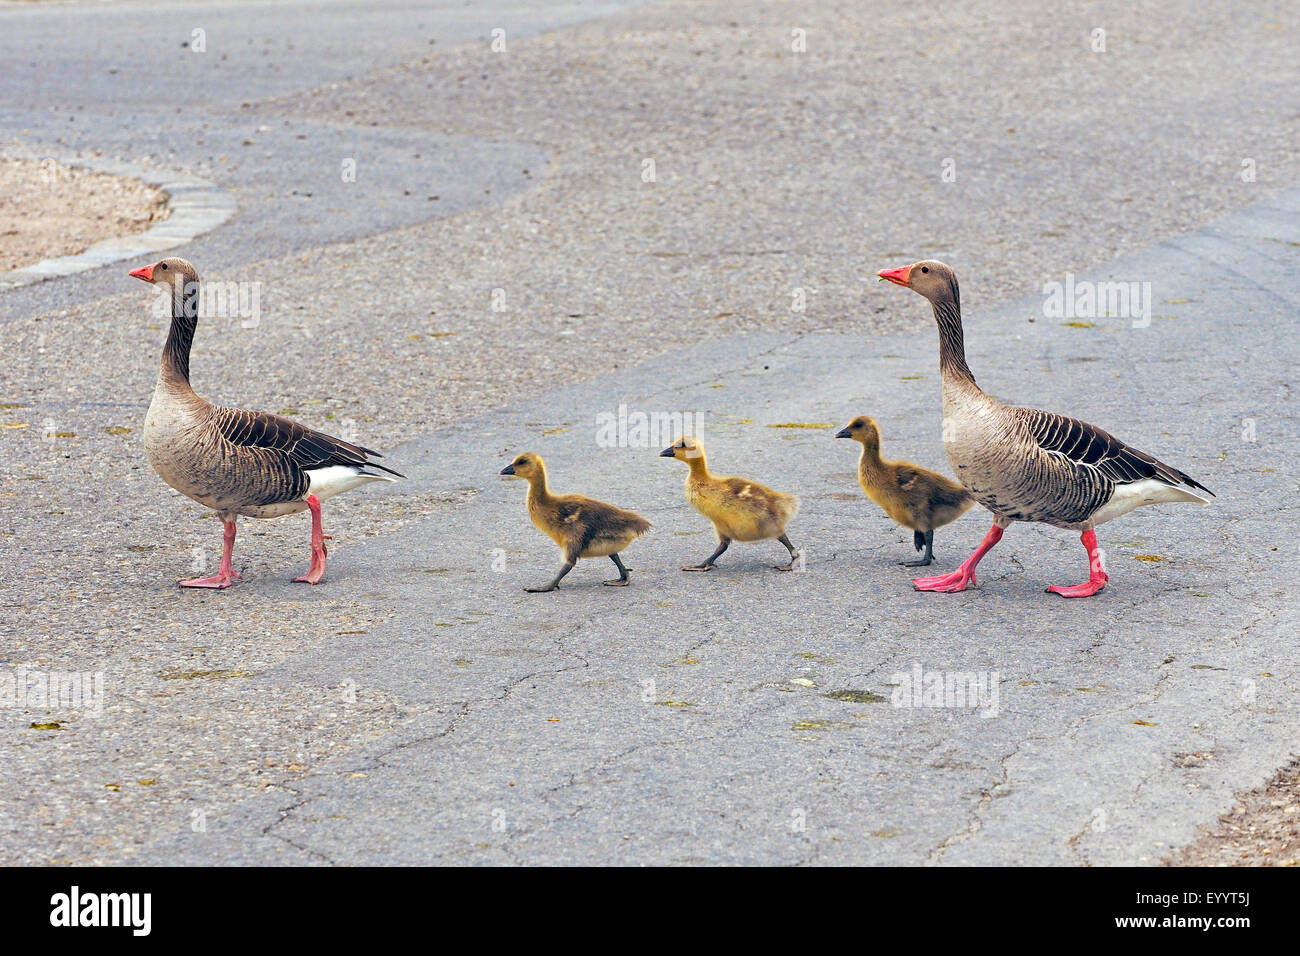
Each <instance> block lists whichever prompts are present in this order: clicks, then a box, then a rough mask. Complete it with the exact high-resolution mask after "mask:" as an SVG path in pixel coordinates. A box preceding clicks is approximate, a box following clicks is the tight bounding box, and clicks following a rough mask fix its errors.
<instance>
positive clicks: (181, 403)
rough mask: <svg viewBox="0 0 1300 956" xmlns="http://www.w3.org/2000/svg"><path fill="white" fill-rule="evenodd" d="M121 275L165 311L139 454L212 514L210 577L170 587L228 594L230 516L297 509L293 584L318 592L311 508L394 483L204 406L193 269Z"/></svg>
mask: <svg viewBox="0 0 1300 956" xmlns="http://www.w3.org/2000/svg"><path fill="white" fill-rule="evenodd" d="M130 274H131V275H132V276H134V277H135V278H137V279H141V280H143V281H144V282H148V283H151V284H153V285H161V286H165V287H166V288H167V292H168V296H169V298H170V299H171V309H172V321H171V328H170V329H169V330H168V333H167V344H166V345H165V346H164V347H163V356H162V364H161V367H160V368H159V370H158V382H157V384H156V385H155V386H154V391H153V400H152V401H151V402H150V403H149V411H148V413H147V414H146V415H145V420H144V449H145V454H146V456H147V457H148V458H149V464H150V465H152V466H153V469H154V471H156V472H158V474H159V476H161V477H162V479H163V481H165V482H167V484H169V485H171V486H172V487H173V488H175V489H176V490H177V491H179V492H180V493H181V494H183V495H186V496H188V497H190V498H193V499H194V500H195V501H197V502H199V504H201V505H204V506H206V507H208V508H211V509H212V510H213V511H215V512H216V513H217V517H219V518H220V519H221V523H222V526H223V528H224V536H223V546H222V551H221V566H220V568H219V570H218V571H217V573H216V574H215V575H213V576H211V577H207V578H194V579H191V580H187V581H181V582H179V583H180V585H181V586H182V587H187V588H228V587H230V585H231V584H232V583H233V582H234V581H235V580H236V579H238V577H239V573H238V572H237V571H235V570H234V568H233V566H232V559H231V556H232V554H233V552H234V547H235V519H236V518H237V517H238V516H240V515H243V516H245V517H250V518H275V517H278V516H280V515H287V514H293V513H295V512H299V511H307V510H310V511H311V517H312V530H311V552H312V553H311V568H310V569H309V570H308V572H307V573H306V574H304V575H302V576H301V577H298V578H295V579H294V580H295V581H304V582H306V583H308V584H319V583H320V580H321V577H322V575H324V573H325V558H326V554H327V552H326V548H325V541H327V540H328V535H325V534H324V533H322V530H321V502H322V501H324V500H325V499H326V498H330V497H332V496H334V495H337V494H341V493H343V492H345V491H350V490H351V489H353V488H356V487H358V486H359V485H363V484H367V483H368V482H372V481H393V480H395V478H401V477H403V476H402V475H400V474H398V473H397V472H395V471H393V470H392V469H391V468H386V467H384V466H383V465H380V464H378V463H376V462H373V461H371V460H370V459H371V458H379V457H382V456H380V455H379V453H378V452H375V451H371V450H370V449H369V448H363V447H361V446H360V445H354V444H352V443H351V442H346V441H343V440H342V439H339V438H332V437H331V436H329V435H326V434H323V433H321V432H318V431H314V430H312V429H310V428H307V427H305V426H303V425H299V424H298V423H297V422H293V421H290V420H289V419H287V418H282V417H281V416H279V415H270V414H267V413H266V412H254V411H249V410H248V409H243V408H223V407H221V406H218V405H213V404H211V403H209V402H206V401H204V400H203V399H202V398H200V397H199V396H198V395H196V394H195V393H194V389H193V388H191V387H190V346H191V344H192V343H193V341H194V331H195V329H196V328H197V327H198V321H199V317H200V315H199V313H200V311H201V310H200V308H199V304H200V299H199V276H198V273H197V272H196V271H195V269H194V266H192V265H190V263H188V262H186V261H185V260H184V259H177V258H169V259H163V260H161V261H159V262H155V263H153V264H152V265H147V266H142V267H141V268H139V269H133V270H132V271H131V273H130ZM378 472H386V474H379V473H378Z"/></svg>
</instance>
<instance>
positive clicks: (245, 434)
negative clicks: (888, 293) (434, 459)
mask: <svg viewBox="0 0 1300 956" xmlns="http://www.w3.org/2000/svg"><path fill="white" fill-rule="evenodd" d="M213 411H214V418H213V424H214V426H215V427H216V429H217V431H218V432H219V433H220V434H221V436H222V437H223V438H225V439H226V440H227V441H228V442H230V443H231V444H232V445H243V446H248V447H254V448H269V449H272V450H275V451H281V452H284V453H285V454H286V455H288V457H289V458H290V459H291V460H292V461H293V462H294V464H296V465H297V466H298V467H299V468H302V469H303V470H308V469H312V468H325V467H328V466H330V465H352V466H355V467H359V468H378V469H379V470H381V471H386V472H388V473H389V474H390V475H398V477H399V478H400V477H403V476H402V475H400V474H398V472H395V471H393V469H391V468H385V467H384V466H383V465H380V464H378V463H377V462H373V461H370V460H369V459H370V458H382V457H383V456H382V455H380V454H379V453H378V452H376V451H371V450H370V449H369V448H363V447H362V446H360V445H354V444H352V443H351V442H346V441H343V439H341V438H334V437H332V436H330V435H326V434H325V433H324V432H318V431H315V430H314V429H311V428H308V427H306V426H305V425H299V424H298V423H297V422H295V421H291V420H290V419H288V418H283V417H281V416H280V415H271V414H269V413H268V412H255V411H251V410H249V409H246V408H216V409H214V410H213Z"/></svg>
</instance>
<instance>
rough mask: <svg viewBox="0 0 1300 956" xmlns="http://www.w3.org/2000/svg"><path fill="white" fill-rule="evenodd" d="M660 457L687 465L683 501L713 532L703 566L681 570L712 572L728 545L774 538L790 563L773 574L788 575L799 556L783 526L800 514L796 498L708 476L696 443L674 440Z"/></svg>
mask: <svg viewBox="0 0 1300 956" xmlns="http://www.w3.org/2000/svg"><path fill="white" fill-rule="evenodd" d="M659 455H660V457H662V458H676V459H677V460H678V461H684V462H686V465H687V467H688V468H690V472H689V473H688V474H687V476H686V500H687V501H689V502H690V503H691V507H692V508H694V509H695V510H696V511H698V512H699V513H700V514H702V515H704V517H706V518H708V519H709V520H710V521H711V522H713V529H714V530H715V531H716V532H717V533H718V547H717V550H715V551H714V552H713V553H712V554H711V555H709V556H708V558H706V559H705V561H704V563H703V564H688V565H684V566H683V567H682V570H683V571H712V570H713V566H714V562H716V561H717V560H718V558H719V556H720V555H721V554H722V552H724V551H726V550H727V546H728V545H730V544H731V542H733V541H766V540H767V539H768V538H775V539H776V540H777V541H780V542H781V543H782V544H783V545H785V546H786V549H787V550H788V551H789V552H790V563H789V564H779V565H776V569H777V570H778V571H790V570H792V569H793V568H794V564H795V562H796V561H797V560H799V558H800V557H801V552H800V551H799V550H798V549H797V548H795V546H794V545H793V544H791V543H790V539H789V538H788V537H786V534H785V526H786V525H787V524H789V522H790V519H791V518H793V517H794V516H795V512H797V511H798V510H799V499H798V498H796V497H795V496H794V495H787V494H785V493H784V492H781V491H773V490H772V489H771V488H768V487H766V486H764V485H760V484H759V483H758V482H756V481H750V480H749V479H748V478H721V477H716V476H714V475H711V474H709V468H708V464H707V463H706V461H705V458H704V445H703V443H702V442H700V440H699V439H698V438H689V437H687V438H679V439H677V441H676V442H674V443H673V444H672V445H671V446H669V447H668V448H665V449H664V450H663V451H661V452H660V453H659Z"/></svg>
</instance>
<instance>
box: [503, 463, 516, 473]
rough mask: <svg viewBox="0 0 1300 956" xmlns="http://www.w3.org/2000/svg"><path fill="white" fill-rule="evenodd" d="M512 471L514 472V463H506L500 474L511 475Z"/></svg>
mask: <svg viewBox="0 0 1300 956" xmlns="http://www.w3.org/2000/svg"><path fill="white" fill-rule="evenodd" d="M514 473H515V466H514V465H506V466H505V467H504V468H502V469H501V474H503V475H513V474H514Z"/></svg>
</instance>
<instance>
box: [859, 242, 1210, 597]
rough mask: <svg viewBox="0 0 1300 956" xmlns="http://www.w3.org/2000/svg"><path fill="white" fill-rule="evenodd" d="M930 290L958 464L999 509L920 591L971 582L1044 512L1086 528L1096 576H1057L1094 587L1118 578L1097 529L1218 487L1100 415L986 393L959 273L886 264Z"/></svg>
mask: <svg viewBox="0 0 1300 956" xmlns="http://www.w3.org/2000/svg"><path fill="white" fill-rule="evenodd" d="M877 274H878V275H879V276H880V278H881V279H884V280H887V281H889V282H892V283H894V284H895V285H901V286H903V287H904V288H908V289H911V290H912V291H913V292H917V293H919V294H920V295H922V296H924V297H925V298H926V299H928V300H929V302H930V305H931V306H932V307H933V308H934V319H935V322H936V323H937V324H938V326H939V372H940V375H941V377H942V379H943V417H944V438H945V444H946V446H947V449H948V460H949V461H950V462H951V463H952V467H953V472H954V474H956V476H957V478H958V479H959V480H960V481H961V483H962V484H963V485H964V486H965V487H966V488H967V489H968V490H969V491H970V493H971V495H972V496H973V497H974V498H975V500H976V501H978V502H979V503H980V504H982V505H983V506H984V507H985V508H988V509H989V511H991V512H993V527H992V528H990V529H989V532H988V534H986V535H985V536H984V540H983V541H982V542H981V543H980V546H979V548H977V549H976V551H975V553H974V554H972V555H971V556H970V557H969V558H967V559H966V561H965V562H964V563H963V564H962V566H961V567H960V568H958V569H957V570H956V571H954V572H952V573H951V574H942V575H938V576H936V577H928V578H917V579H916V580H914V581H913V582H912V583H913V585H914V586H915V587H916V589H917V590H918V591H964V590H966V587H967V586H968V585H971V584H974V583H975V566H976V565H977V564H979V562H980V559H981V558H983V557H984V555H985V554H987V553H988V552H989V550H990V549H992V548H993V546H994V545H996V544H997V543H998V542H999V541H1000V540H1001V539H1002V533H1003V531H1004V530H1005V529H1006V528H1007V527H1008V526H1010V524H1011V523H1012V522H1013V521H1041V522H1044V523H1046V524H1050V525H1053V526H1055V527H1057V528H1066V529H1069V530H1073V531H1080V532H1082V535H1081V540H1082V542H1083V546H1084V548H1085V549H1086V550H1087V552H1088V582H1087V583H1086V584H1076V585H1071V586H1059V585H1053V586H1051V587H1049V588H1048V589H1047V590H1049V591H1052V592H1055V593H1056V594H1059V595H1061V596H1062V597H1067V598H1071V597H1088V596H1090V595H1093V594H1096V593H1097V592H1098V591H1100V590H1101V589H1102V588H1104V587H1105V586H1106V582H1107V581H1108V580H1109V578H1108V577H1107V574H1106V569H1105V567H1104V566H1103V564H1102V560H1101V554H1100V552H1099V551H1098V549H1097V533H1096V531H1094V530H1093V529H1094V528H1095V527H1096V526H1097V525H1099V524H1101V523H1103V522H1105V521H1110V520H1111V519H1112V518H1118V517H1119V516H1120V515H1122V514H1127V513H1128V512H1130V511H1132V510H1133V509H1134V508H1137V507H1139V506H1141V505H1154V504H1160V503H1162V502H1172V501H1193V502H1196V503H1197V504H1202V505H1203V504H1208V503H1209V502H1208V501H1206V499H1204V498H1202V497H1201V496H1200V495H1197V494H1194V493H1193V492H1191V491H1189V490H1188V488H1197V489H1200V490H1201V491H1204V492H1205V493H1206V494H1209V495H1211V496H1213V494H1214V492H1212V491H1210V489H1208V488H1206V487H1205V486H1204V485H1202V484H1201V483H1200V482H1198V481H1196V480H1195V479H1193V478H1190V477H1188V476H1187V475H1185V474H1183V473H1182V472H1181V471H1179V470H1178V469H1177V468H1173V467H1171V466H1169V465H1166V464H1165V463H1164V462H1162V461H1159V460H1158V459H1156V458H1154V457H1152V456H1151V455H1148V454H1147V453H1146V452H1144V451H1139V450H1138V449H1136V448H1133V447H1131V446H1129V445H1126V444H1124V442H1122V441H1120V440H1119V439H1118V438H1116V437H1115V436H1114V435H1111V434H1110V433H1109V432H1105V431H1102V430H1101V429H1100V428H1098V427H1097V426H1096V425H1089V424H1088V423H1087V422H1082V421H1079V420H1078V419H1075V418H1066V417H1065V416H1064V415H1056V414H1053V413H1052V412H1043V411H1039V410H1038V409H1035V408H1016V407H1014V406H1011V405H1006V404H1004V403H1002V402H1000V401H998V400H997V399H996V398H994V397H992V396H991V395H986V394H985V393H984V392H983V391H982V390H981V389H980V387H979V386H978V385H976V384H975V376H974V375H972V374H971V370H970V368H969V367H968V366H967V365H966V347H965V343H964V339H963V334H962V323H961V297H960V293H959V290H958V287H957V277H956V275H954V274H953V271H952V269H950V268H949V267H948V266H946V265H944V264H943V263H942V262H936V261H934V260H933V259H927V260H924V261H922V262H916V263H913V264H912V265H910V266H903V267H902V268H901V269H886V270H883V271H881V272H879V273H877Z"/></svg>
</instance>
